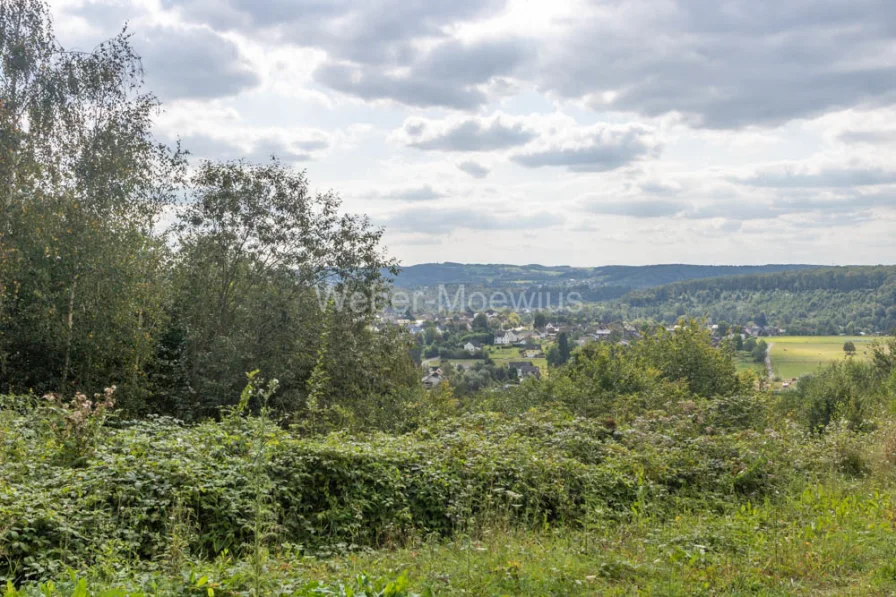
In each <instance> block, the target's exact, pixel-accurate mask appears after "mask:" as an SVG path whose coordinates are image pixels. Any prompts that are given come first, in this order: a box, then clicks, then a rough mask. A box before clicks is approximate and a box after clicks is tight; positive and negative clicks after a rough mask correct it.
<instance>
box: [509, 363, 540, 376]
mask: <svg viewBox="0 0 896 597" xmlns="http://www.w3.org/2000/svg"><path fill="white" fill-rule="evenodd" d="M508 367H510V368H511V369H516V375H517V377H519V378H520V379H523V378H524V377H535V378H540V377H541V369H539V368H538V367H536V366H535V365H533V364H532V363H530V362H528V361H511V362H510V364H509V365H508Z"/></svg>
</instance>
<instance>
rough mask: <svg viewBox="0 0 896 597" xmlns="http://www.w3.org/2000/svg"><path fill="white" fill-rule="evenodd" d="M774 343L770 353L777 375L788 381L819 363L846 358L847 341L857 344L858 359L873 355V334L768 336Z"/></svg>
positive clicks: (814, 369) (771, 343)
mask: <svg viewBox="0 0 896 597" xmlns="http://www.w3.org/2000/svg"><path fill="white" fill-rule="evenodd" d="M766 341H767V342H768V343H769V345H770V346H771V350H770V351H769V355H771V358H772V367H773V368H774V370H775V375H777V376H779V377H781V378H782V379H784V380H789V379H791V378H794V377H800V376H801V375H805V374H807V373H813V372H814V371H816V370H817V369H818V367H819V366H821V365H825V364H827V363H830V362H831V361H836V360H839V359H843V358H845V356H846V353H844V352H843V344H844V343H845V342H847V341H851V342H852V343H853V344H855V345H856V356H855V358H867V356H868V354H870V347H871V343H872V342H873V341H874V338H873V337H871V336H776V337H774V338H766Z"/></svg>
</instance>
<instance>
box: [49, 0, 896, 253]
mask: <svg viewBox="0 0 896 597" xmlns="http://www.w3.org/2000/svg"><path fill="white" fill-rule="evenodd" d="M51 1H52V0H51ZM52 7H53V10H54V13H55V24H56V30H57V35H58V37H59V38H60V39H61V40H62V42H63V43H64V44H65V45H66V46H67V47H69V48H71V49H84V50H89V49H91V48H92V47H93V46H94V45H95V44H96V43H97V42H99V41H101V40H102V39H105V38H107V37H109V36H111V35H113V34H114V33H116V32H117V31H118V30H120V28H121V27H122V25H123V24H124V23H125V22H128V23H129V25H128V27H129V30H130V31H131V32H132V33H133V36H134V38H133V39H134V45H135V47H136V48H137V51H138V52H139V53H140V54H141V56H142V57H143V63H144V68H145V71H146V79H147V84H148V87H149V88H150V89H151V90H153V91H154V92H155V93H156V94H157V95H158V96H159V97H160V98H161V99H162V101H163V102H164V104H165V112H164V114H163V115H162V116H161V117H160V118H159V119H158V122H157V128H158V134H159V136H160V137H161V138H163V139H168V140H174V139H177V138H180V139H181V140H182V141H183V143H184V145H185V146H186V147H187V148H188V149H190V150H191V151H192V152H193V154H194V155H196V156H201V157H210V158H219V159H231V158H237V157H249V158H251V159H255V160H265V159H267V158H268V156H270V155H271V154H272V153H273V154H276V155H277V156H279V157H280V158H281V159H282V160H284V161H286V162H288V163H290V164H292V165H294V166H295V167H296V168H299V169H304V170H306V171H307V174H308V177H309V180H310V181H311V183H312V186H313V187H314V188H316V189H320V190H328V189H333V190H336V191H337V192H338V193H339V194H340V195H341V196H342V198H343V200H344V205H345V208H346V209H347V210H348V211H352V212H357V213H366V214H369V215H370V217H371V218H372V220H373V221H374V222H376V223H377V224H379V225H382V226H385V227H386V243H387V245H388V247H389V251H390V253H391V254H392V255H394V256H396V257H398V258H399V259H400V260H401V261H402V262H403V263H405V264H412V263H421V262H429V261H462V262H477V263H482V262H493V263H494V262H502V263H544V264H571V265H603V264H646V263H672V262H687V263H708V264H712V263H718V264H721V263H738V264H740V263H744V264H746V263H768V262H773V263H781V262H808V263H820V264H849V263H856V264H858V263H894V262H896V4H894V3H893V2H892V0H813V1H809V0H787V1H783V0H601V1H598V0H590V1H579V0H506V1H505V0H451V1H448V0H445V1H443V0H271V1H263V2H262V1H256V0H109V1H100V2H90V1H83V0H55V1H52Z"/></svg>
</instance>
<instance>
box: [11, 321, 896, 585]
mask: <svg viewBox="0 0 896 597" xmlns="http://www.w3.org/2000/svg"><path fill="white" fill-rule="evenodd" d="M704 333H705V332H703V331H702V330H701V329H700V328H699V327H698V326H696V325H693V326H685V327H682V328H680V330H678V331H677V332H675V333H668V334H661V335H660V336H659V337H658V338H657V339H655V340H654V341H653V342H654V343H656V344H655V345H653V344H652V343H651V342H650V341H648V342H646V343H645V344H644V345H643V348H642V349H640V350H641V352H635V351H634V349H632V351H625V350H622V347H617V346H609V345H595V346H593V347H591V348H590V350H587V351H585V350H583V351H579V352H577V353H575V355H574V359H573V361H572V362H571V363H570V364H569V365H568V366H567V367H565V368H562V369H559V370H557V371H556V374H555V375H552V376H551V377H550V379H549V380H544V381H538V380H534V379H533V380H529V381H527V382H526V383H524V384H523V385H522V386H521V387H520V388H519V389H518V390H517V391H514V392H502V393H489V394H486V395H481V396H478V397H476V398H471V399H467V400H465V401H463V402H462V401H459V400H458V399H456V398H453V397H452V396H451V395H450V391H449V390H448V389H446V388H440V389H439V390H436V391H434V392H432V393H431V394H429V395H428V396H427V397H426V398H425V399H424V400H422V401H420V402H419V403H409V404H401V405H396V406H394V407H393V410H392V411H390V412H389V414H390V416H391V417H392V418H393V419H394V421H396V422H395V424H393V425H392V428H393V429H392V431H391V432H384V431H371V432H367V433H359V432H357V431H355V432H352V431H348V430H340V431H333V432H327V431H325V430H324V431H323V432H314V430H309V429H308V428H307V425H305V426H304V427H303V429H302V430H299V429H296V428H293V429H292V430H290V429H286V428H284V427H283V426H278V425H272V424H270V423H266V420H267V416H268V415H267V414H266V413H267V412H268V411H267V410H265V409H264V408H261V410H260V411H259V412H260V413H261V417H257V416H253V415H250V414H247V413H248V407H249V404H250V402H252V401H253V400H257V401H260V404H259V406H261V404H263V403H264V402H265V401H266V400H267V397H268V396H269V395H270V391H271V390H272V389H273V387H271V388H269V389H268V390H264V391H262V390H261V389H255V388H264V387H266V386H265V385H263V384H261V383H259V382H258V381H257V380H251V381H250V386H249V387H248V388H247V390H246V391H244V392H243V394H242V399H241V400H240V401H239V405H238V407H237V408H236V409H235V410H233V411H232V412H231V413H230V414H228V415H227V416H225V417H223V418H222V419H221V420H220V421H217V422H214V421H209V422H205V423H202V424H199V425H184V424H182V423H179V422H178V421H176V420H173V419H168V418H158V417H155V418H150V419H147V420H141V421H122V420H117V419H115V418H112V419H107V418H106V417H107V415H106V413H105V411H102V410H98V409H86V410H82V411H78V412H84V413H85V414H84V416H83V418H82V417H79V418H78V419H77V420H78V421H79V422H80V424H82V425H83V426H84V428H85V429H94V428H95V423H96V422H97V421H100V422H101V423H102V424H103V426H102V428H101V432H99V433H87V434H85V437H87V438H89V439H88V440H85V441H84V442H80V443H77V444H75V445H74V446H73V445H72V444H70V442H68V441H67V438H68V437H69V435H68V434H66V433H60V428H59V425H58V420H59V417H60V414H59V409H60V407H59V406H58V400H55V399H54V400H53V401H50V400H46V399H37V398H28V397H21V398H15V397H6V398H4V399H3V400H4V402H3V409H2V411H0V417H2V418H0V423H2V426H0V440H2V442H0V445H2V452H0V468H2V471H0V472H2V475H3V478H4V479H6V480H7V481H8V482H7V484H6V486H5V487H4V489H3V490H2V492H0V521H2V523H0V546H2V548H0V557H2V562H4V567H5V572H4V574H5V575H6V576H7V577H8V578H9V579H10V580H12V581H13V582H14V583H15V584H16V585H22V586H24V587H28V586H34V585H31V584H29V583H32V582H38V581H41V580H42V579H48V578H57V579H59V578H62V579H64V578H66V577H67V576H68V574H69V572H68V571H69V570H73V571H76V572H74V574H75V576H76V577H78V578H85V577H87V578H90V579H91V582H94V583H96V584H97V586H99V587H106V586H114V587H119V588H122V589H123V590H124V589H127V590H142V591H147V592H150V593H152V592H161V591H162V588H164V587H167V588H166V589H165V590H169V589H170V590H172V591H174V590H175V589H174V588H173V587H178V589H177V590H178V591H186V590H189V587H190V583H196V582H198V581H197V579H199V578H206V579H207V582H208V583H210V584H211V586H213V587H214V588H217V589H218V590H219V591H237V592H238V591H247V592H249V593H252V594H277V592H278V591H279V592H280V594H299V595H301V594H305V593H302V592H301V591H304V590H306V589H305V588H304V587H307V586H309V585H308V583H309V582H314V581H317V580H326V582H327V583H332V582H334V581H335V580H336V579H334V576H335V577H338V579H339V581H344V580H345V579H347V578H349V577H353V576H355V575H356V574H355V573H360V572H361V571H367V572H371V571H374V572H376V576H377V577H379V578H383V579H390V578H398V577H399V576H400V575H401V574H403V573H406V574H407V576H406V577H404V580H402V581H401V582H402V583H407V584H406V586H407V587H409V588H410V589H411V590H415V591H421V592H423V591H432V592H435V593H438V592H440V591H442V592H446V593H451V592H452V591H454V590H460V589H461V588H464V589H467V590H483V591H486V590H487V591H495V592H500V591H510V592H517V593H520V594H525V593H526V591H528V590H536V589H537V590H541V591H546V590H549V589H548V587H553V589H550V590H565V591H566V592H571V593H577V592H582V593H585V592H587V591H588V590H590V588H591V587H594V586H605V587H610V588H615V589H616V590H619V591H620V592H624V591H623V587H629V588H630V589H631V588H634V587H653V588H654V589H656V590H672V589H675V590H678V591H684V592H686V590H687V588H688V586H689V585H687V583H685V582H683V581H682V580H681V579H679V578H678V577H677V576H676V574H678V572H681V570H682V569H683V568H684V569H686V570H687V575H688V576H689V577H691V578H702V579H705V580H703V581H701V582H710V581H711V582H713V583H715V582H724V583H729V584H730V586H729V588H731V589H736V588H737V587H739V586H740V587H747V586H752V587H754V589H755V588H759V587H765V588H768V589H773V590H782V591H783V590H785V589H786V588H787V583H788V582H792V580H793V579H795V578H796V579H798V580H799V582H800V583H802V586H803V587H804V588H805V589H806V590H807V591H810V592H811V591H812V590H814V589H816V588H818V587H820V586H840V585H838V584H837V583H854V582H856V579H859V580H860V581H861V582H862V583H865V584H863V585H862V586H865V587H866V588H875V590H880V591H882V592H883V591H886V590H890V589H893V588H896V585H894V584H893V583H894V582H896V577H893V575H892V573H891V572H888V570H890V568H888V566H890V563H889V562H890V560H889V558H890V557H891V556H892V552H891V551H890V549H891V542H890V540H889V539H888V538H887V537H889V536H890V533H892V527H893V520H892V505H891V504H890V503H889V501H888V500H887V499H886V498H885V497H884V496H885V495H887V494H888V492H890V491H891V490H892V488H893V480H894V478H893V472H894V470H893V466H894V465H896V456H894V452H893V449H894V447H896V443H894V439H893V438H894V437H896V435H894V428H893V426H892V424H891V423H890V422H889V421H890V418H889V417H890V413H891V411H892V408H893V406H894V400H893V398H894V394H893V391H894V389H896V357H894V356H893V355H894V354H896V352H894V349H896V339H893V340H891V341H890V342H889V346H886V345H884V344H879V345H878V346H877V347H876V350H875V357H874V358H873V359H870V360H869V361H867V362H862V361H853V360H849V361H846V362H845V363H843V364H842V365H841V364H837V365H833V366H831V367H830V368H828V369H826V370H823V371H821V372H820V373H819V374H818V375H817V376H816V377H815V378H814V379H813V381H811V382H810V383H807V384H806V385H801V386H800V390H799V397H798V398H797V397H796V396H797V394H798V393H796V392H788V393H783V394H769V393H757V392H756V391H755V390H753V389H752V388H751V387H750V386H748V385H744V384H743V383H742V382H743V381H744V379H742V378H738V377H737V376H735V375H734V373H733V365H732V364H731V358H730V355H726V353H724V352H718V351H716V349H713V348H712V346H711V344H710V343H709V342H708V341H707V338H706V337H704V335H703V334H704ZM657 346H662V347H663V348H664V349H663V350H662V351H661V354H662V355H664V356H663V359H664V360H662V361H659V362H656V363H655V364H653V363H651V361H650V359H651V358H655V357H652V355H653V354H654V351H655V350H656V347H657ZM676 346H677V347H679V348H680V349H682V352H681V355H682V357H683V356H684V355H685V354H687V355H691V356H690V358H691V361H690V362H691V366H687V365H683V364H682V363H681V362H679V361H678V360H677V357H676V352H675V350H674V348H673V347H676ZM701 347H702V349H701ZM701 350H702V352H701ZM695 355H696V356H695ZM701 355H702V356H701ZM701 361H702V364H699V363H700V362H701ZM711 366H712V367H717V368H716V369H709V367H711ZM709 380H717V381H715V382H713V383H711V384H708V385H707V383H706V382H708V381H709ZM725 380H727V381H725ZM83 400H84V398H83V397H78V398H76V405H80V404H82V401H83ZM73 408H76V409H77V408H82V409H83V407H82V406H74V407H73ZM326 427H327V426H326V425H325V426H324V428H322V429H326ZM864 496H867V497H864ZM829 508H835V510H834V511H831V510H829ZM831 516H834V518H830V517H831ZM682 520H685V521H689V523H688V524H684V523H682ZM757 525H758V528H760V529H762V531H761V532H760V533H758V534H756V532H755V529H756V528H757ZM806 525H808V526H806ZM860 529H864V530H862V531H861V532H864V533H866V534H865V535H861V534H859V533H860ZM779 532H780V533H781V535H780V536H777V533H779ZM676 534H678V535H676ZM537 537H540V539H536V538H537ZM570 537H576V543H575V544H573V543H571V542H570V541H571V539H570ZM859 537H862V543H861V549H860V550H858V551H857V550H856V549H854V548H851V550H850V551H849V553H850V555H849V556H848V557H847V556H846V554H843V553H841V554H839V555H837V556H836V558H834V550H836V549H842V548H843V546H845V545H846V544H847V542H849V541H854V540H856V539H857V538H859ZM637 538H640V539H642V540H648V539H649V543H648V544H649V545H650V548H649V549H650V551H651V553H653V554H654V555H657V556H660V555H662V557H660V559H659V560H656V561H648V560H646V559H645V558H644V557H643V555H640V556H635V555H634V553H633V552H634V542H635V541H637V540H638V539H637ZM504 540H509V544H508V545H505V546H503V547H502V548H501V549H500V550H498V551H499V553H500V554H503V555H499V554H498V553H496V552H495V550H496V549H498V548H497V542H499V541H504ZM797 540H799V541H800V542H802V543H805V544H807V545H810V546H812V548H813V549H815V550H817V551H815V552H814V553H815V556H814V557H815V558H816V559H814V560H810V561H806V560H805V559H804V558H802V556H801V554H803V553H804V552H803V551H802V550H799V549H797V548H796V547H795V546H794V545H793V544H792V542H793V541H797ZM532 541H538V547H537V548H536V547H534V544H531V542H532ZM589 544H590V545H591V547H588V545H589ZM526 545H529V547H528V548H527V547H525V546H526ZM838 545H839V546H840V547H837V546H838ZM464 546H466V547H464ZM528 549H534V551H535V553H537V554H539V555H538V557H540V558H545V559H546V561H555V560H562V561H563V564H562V567H563V568H564V569H569V570H575V571H576V573H575V575H574V577H573V578H569V579H565V578H564V577H563V576H562V575H555V574H553V573H552V572H551V571H550V570H549V569H542V568H539V567H538V564H537V562H536V560H533V559H529V558H527V556H526V554H525V553H524V552H525V551H526V550H528ZM372 550H373V551H372ZM607 550H610V551H607ZM772 550H774V552H773V551H772ZM410 554H414V555H413V556H411V555H410ZM421 554H424V555H421ZM436 554H441V556H437V555H436ZM562 554H567V555H562ZM437 557H444V558H447V559H448V560H449V561H450V560H452V559H454V560H456V563H455V564H446V566H455V567H454V568H453V569H452V574H449V575H448V578H447V579H445V578H443V572H442V570H444V569H443V568H442V567H441V566H439V565H437V560H436V558H437ZM514 557H519V558H522V559H521V560H514V559H512V558H514ZM408 558H410V559H417V558H423V559H425V560H426V562H427V566H428V567H429V568H423V569H421V568H420V567H419V566H411V565H410V564H409V563H405V564H404V565H402V564H401V562H406V559H408ZM464 558H466V561H467V564H466V565H467V566H468V570H467V574H466V576H464V574H463V573H462V568H461V567H460V563H461V562H462V561H464ZM495 558H499V559H502V561H503V563H502V564H501V566H500V567H499V568H498V569H497V570H495V569H487V564H486V562H490V563H493V562H494V561H495ZM832 558H833V559H832ZM739 561H743V562H747V561H749V562H750V566H752V568H750V569H749V570H745V569H743V568H742V567H741V566H739V565H738V562H739ZM513 562H516V563H513ZM161 563H167V564H165V565H162V564H161ZM337 563H338V564H337ZM349 564H351V566H349ZM110 566H111V568H112V569H114V570H128V571H129V572H128V573H127V575H126V576H122V575H121V574H115V573H112V572H109V569H110ZM328 566H331V567H328ZM589 566H595V568H593V569H592V570H590V572H593V574H590V573H589V574H584V572H585V571H587V570H588V567H589ZM474 569H475V572H474ZM642 569H643V570H645V571H649V574H648V575H647V576H643V575H641V574H639V573H638V572H637V571H638V570H642ZM736 569H737V570H736ZM166 570H167V572H166ZM284 570H288V571H289V573H288V574H287V573H285V572H284ZM558 570H559V569H558ZM324 571H329V572H327V573H324ZM676 571H678V572H676ZM748 572H749V574H748ZM589 578H590V580H589ZM191 579H192V580H191ZM573 580H577V581H579V583H585V584H581V585H580V584H575V583H574V582H573ZM359 582H362V581H359ZM383 582H385V580H384V581H383ZM514 582H517V583H519V584H518V585H513V584H512V583H514ZM153 583H155V584H153ZM166 583H167V584H166ZM508 583H511V584H508ZM589 583H590V584H589ZM830 583H833V585H830ZM60 586H66V585H65V584H62V585H60ZM514 586H516V589H514V588H513V587H514ZM152 587H156V588H152ZM676 587H677V588H676ZM24 590H30V589H24ZM225 594H227V593H225ZM337 594H338V593H337ZM386 594H388V593H386ZM397 594H401V593H397Z"/></svg>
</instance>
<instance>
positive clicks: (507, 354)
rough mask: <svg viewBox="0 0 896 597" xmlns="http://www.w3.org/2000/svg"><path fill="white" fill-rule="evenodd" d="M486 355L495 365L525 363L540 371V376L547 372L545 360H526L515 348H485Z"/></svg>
mask: <svg viewBox="0 0 896 597" xmlns="http://www.w3.org/2000/svg"><path fill="white" fill-rule="evenodd" d="M486 353H487V354H488V356H489V357H491V359H492V360H493V361H494V362H495V364H496V365H508V364H509V363H510V362H511V361H527V362H529V363H532V364H533V365H535V366H536V367H538V368H539V369H541V373H542V375H544V374H545V373H547V370H548V361H547V359H544V358H540V359H529V358H526V357H524V356H522V355H521V354H520V349H519V347H517V346H507V347H501V348H498V347H497V346H490V347H487V348H486Z"/></svg>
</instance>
